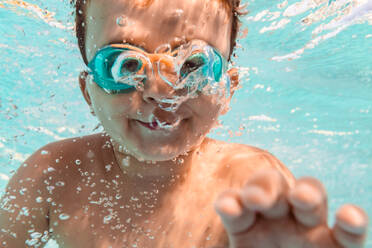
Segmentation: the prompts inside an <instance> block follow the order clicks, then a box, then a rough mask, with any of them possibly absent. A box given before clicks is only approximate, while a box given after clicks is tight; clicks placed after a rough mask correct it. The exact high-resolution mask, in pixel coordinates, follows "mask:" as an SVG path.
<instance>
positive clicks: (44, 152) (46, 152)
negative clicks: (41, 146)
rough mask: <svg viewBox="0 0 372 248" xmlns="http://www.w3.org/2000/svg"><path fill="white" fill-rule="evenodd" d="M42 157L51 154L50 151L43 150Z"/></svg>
mask: <svg viewBox="0 0 372 248" xmlns="http://www.w3.org/2000/svg"><path fill="white" fill-rule="evenodd" d="M40 153H41V155H46V154H49V152H48V151H46V150H42V151H41V152H40Z"/></svg>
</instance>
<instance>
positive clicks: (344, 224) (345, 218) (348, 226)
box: [335, 204, 368, 235]
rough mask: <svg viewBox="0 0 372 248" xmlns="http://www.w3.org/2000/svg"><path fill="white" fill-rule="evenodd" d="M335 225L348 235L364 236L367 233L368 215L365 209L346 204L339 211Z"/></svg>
mask: <svg viewBox="0 0 372 248" xmlns="http://www.w3.org/2000/svg"><path fill="white" fill-rule="evenodd" d="M335 225H337V226H339V227H340V228H341V229H343V230H344V231H346V232H348V233H351V234H355V235H364V234H365V233H366V232H367V227H368V215H367V213H366V212H365V211H364V210H363V209H361V208H359V207H357V206H355V205H351V204H346V205H344V206H342V207H341V208H340V209H339V210H338V211H337V213H336V223H335Z"/></svg>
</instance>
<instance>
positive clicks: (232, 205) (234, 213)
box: [214, 193, 243, 218]
mask: <svg viewBox="0 0 372 248" xmlns="http://www.w3.org/2000/svg"><path fill="white" fill-rule="evenodd" d="M214 207H215V209H216V211H217V213H219V214H220V215H223V217H225V218H226V217H227V218H237V217H239V216H241V215H242V213H243V209H242V206H241V205H240V203H239V202H238V200H237V199H236V197H234V196H233V195H231V194H229V193H225V194H221V195H220V196H219V197H218V198H217V200H216V201H215V203H214Z"/></svg>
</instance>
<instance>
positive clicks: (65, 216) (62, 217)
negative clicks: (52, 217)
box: [59, 214, 70, 220]
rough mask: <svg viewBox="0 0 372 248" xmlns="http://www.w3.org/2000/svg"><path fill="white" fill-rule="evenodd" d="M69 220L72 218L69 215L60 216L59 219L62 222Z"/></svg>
mask: <svg viewBox="0 0 372 248" xmlns="http://www.w3.org/2000/svg"><path fill="white" fill-rule="evenodd" d="M69 218H70V215H68V214H60V215H59V219H60V220H67V219H69Z"/></svg>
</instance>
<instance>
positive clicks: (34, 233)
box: [30, 232, 43, 239]
mask: <svg viewBox="0 0 372 248" xmlns="http://www.w3.org/2000/svg"><path fill="white" fill-rule="evenodd" d="M41 236H43V235H42V234H41V233H39V232H33V233H31V235H30V237H31V238H32V239H39V238H41Z"/></svg>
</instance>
